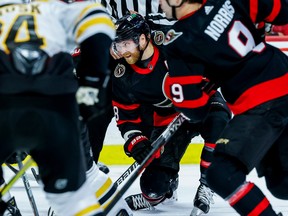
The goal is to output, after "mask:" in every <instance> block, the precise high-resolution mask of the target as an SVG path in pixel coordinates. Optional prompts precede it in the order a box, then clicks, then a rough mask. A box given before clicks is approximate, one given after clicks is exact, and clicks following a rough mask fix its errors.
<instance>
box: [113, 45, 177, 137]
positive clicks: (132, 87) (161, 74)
mask: <svg viewBox="0 0 288 216" xmlns="http://www.w3.org/2000/svg"><path fill="white" fill-rule="evenodd" d="M112 73H113V71H112ZM167 75H168V74H167V67H166V64H165V59H164V58H163V54H162V53H161V51H159V50H158V48H156V47H154V55H153V56H152V58H151V59H150V62H149V63H148V65H147V67H146V68H143V67H139V66H137V65H135V64H134V65H129V64H128V63H127V62H126V61H125V60H124V59H121V60H120V61H119V63H118V64H117V65H116V66H115V67H114V73H113V75H112V77H113V79H112V91H113V107H114V113H115V118H116V121H117V125H118V127H119V130H120V131H121V134H122V136H123V137H124V138H125V134H126V135H127V133H129V132H136V131H141V132H142V127H141V124H142V122H143V118H151V116H143V112H142V111H141V106H142V105H144V106H153V110H154V116H153V119H154V126H166V125H167V124H169V123H170V121H171V120H172V119H173V118H174V117H175V116H176V114H177V113H176V111H175V109H174V107H173V106H172V102H171V100H170V99H168V97H167V96H166V95H165V94H164V88H165V82H166V81H167ZM148 115H149V114H148ZM144 120H145V119H144ZM151 126H153V125H151Z"/></svg>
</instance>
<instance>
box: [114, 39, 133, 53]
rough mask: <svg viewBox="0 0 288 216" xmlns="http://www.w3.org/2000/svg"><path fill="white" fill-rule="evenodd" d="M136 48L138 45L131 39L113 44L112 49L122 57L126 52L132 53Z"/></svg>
mask: <svg viewBox="0 0 288 216" xmlns="http://www.w3.org/2000/svg"><path fill="white" fill-rule="evenodd" d="M137 46H138V44H136V43H135V42H134V40H133V39H129V40H124V41H119V42H113V48H114V49H115V50H116V51H117V52H118V53H120V54H122V55H123V54H124V53H127V52H129V53H133V52H134V50H135V48H136V47H137Z"/></svg>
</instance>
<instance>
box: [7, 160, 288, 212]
mask: <svg viewBox="0 0 288 216" xmlns="http://www.w3.org/2000/svg"><path fill="white" fill-rule="evenodd" d="M127 168H128V166H115V165H113V166H110V176H111V178H112V179H113V180H116V179H117V178H118V177H119V176H120V175H121V174H122V173H123V172H124V171H125V170H126V169H127ZM4 173H5V178H6V179H7V180H9V179H10V178H11V176H13V173H12V172H11V171H10V170H9V169H8V168H7V167H5V168H4ZM28 177H29V180H30V181H29V182H30V185H31V187H32V192H33V195H34V198H35V201H36V205H37V208H38V211H39V215H40V216H46V215H47V212H48V209H49V205H48V203H47V201H46V200H45V196H44V193H43V192H42V189H41V187H40V186H39V185H38V184H37V183H36V181H34V180H33V178H32V176H31V172H30V171H29V172H28ZM198 179H199V166H198V165H182V166H181V170H180V176H179V188H178V201H177V202H174V203H173V204H170V205H163V204H160V205H158V206H156V209H155V210H153V211H148V210H140V211H136V212H134V216H138V215H156V216H189V215H190V212H191V210H192V205H193V204H192V201H193V198H194V196H195V193H196V189H197V187H198V185H199V181H198ZM248 180H250V181H253V182H254V183H256V184H257V186H259V187H260V188H261V189H262V191H263V192H264V193H265V194H266V195H267V197H268V199H269V200H270V202H271V203H272V206H273V208H274V210H275V211H276V212H280V211H281V212H282V213H283V215H284V216H288V201H284V200H279V199H276V198H274V197H273V196H272V195H271V194H270V193H269V191H268V190H267V189H266V187H265V183H264V180H263V179H259V178H258V177H257V175H256V173H255V172H254V171H253V172H252V173H251V174H250V175H249V176H248ZM124 184H125V182H124ZM120 186H121V185H120ZM139 192H140V189H139V178H138V179H137V180H136V181H135V182H134V184H133V185H132V186H131V187H130V188H129V190H128V191H127V192H126V193H125V194H124V197H126V196H128V195H130V194H136V193H139ZM11 193H12V195H14V196H15V197H16V201H17V204H18V207H19V208H20V210H21V213H22V215H23V216H32V215H34V214H33V211H32V208H31V206H30V203H29V200H28V197H27V195H26V191H25V188H24V185H23V182H22V180H21V179H20V180H19V181H18V182H17V183H16V184H15V186H14V187H13V188H12V189H11ZM214 200H215V204H214V205H212V206H211V210H210V212H209V213H208V214H207V216H236V215H238V214H237V213H236V212H235V211H234V210H233V209H232V208H231V207H230V206H229V205H228V204H227V202H225V201H224V200H223V199H222V198H221V197H219V196H216V197H215V198H214ZM67 202H69V200H67Z"/></svg>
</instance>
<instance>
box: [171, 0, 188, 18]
mask: <svg viewBox="0 0 288 216" xmlns="http://www.w3.org/2000/svg"><path fill="white" fill-rule="evenodd" d="M185 1H186V0H182V2H181V3H180V4H179V5H178V6H174V5H173V6H172V5H170V2H169V0H166V2H167V4H168V6H169V7H171V8H172V17H173V18H174V19H177V17H176V8H179V7H181V6H182V5H183V3H184V2H185Z"/></svg>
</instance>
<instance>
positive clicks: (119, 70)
mask: <svg viewBox="0 0 288 216" xmlns="http://www.w3.org/2000/svg"><path fill="white" fill-rule="evenodd" d="M125 70H126V68H125V66H124V65H123V64H118V65H117V67H116V68H115V70H114V76H115V77H117V78H119V77H122V76H123V75H124V73H125Z"/></svg>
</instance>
